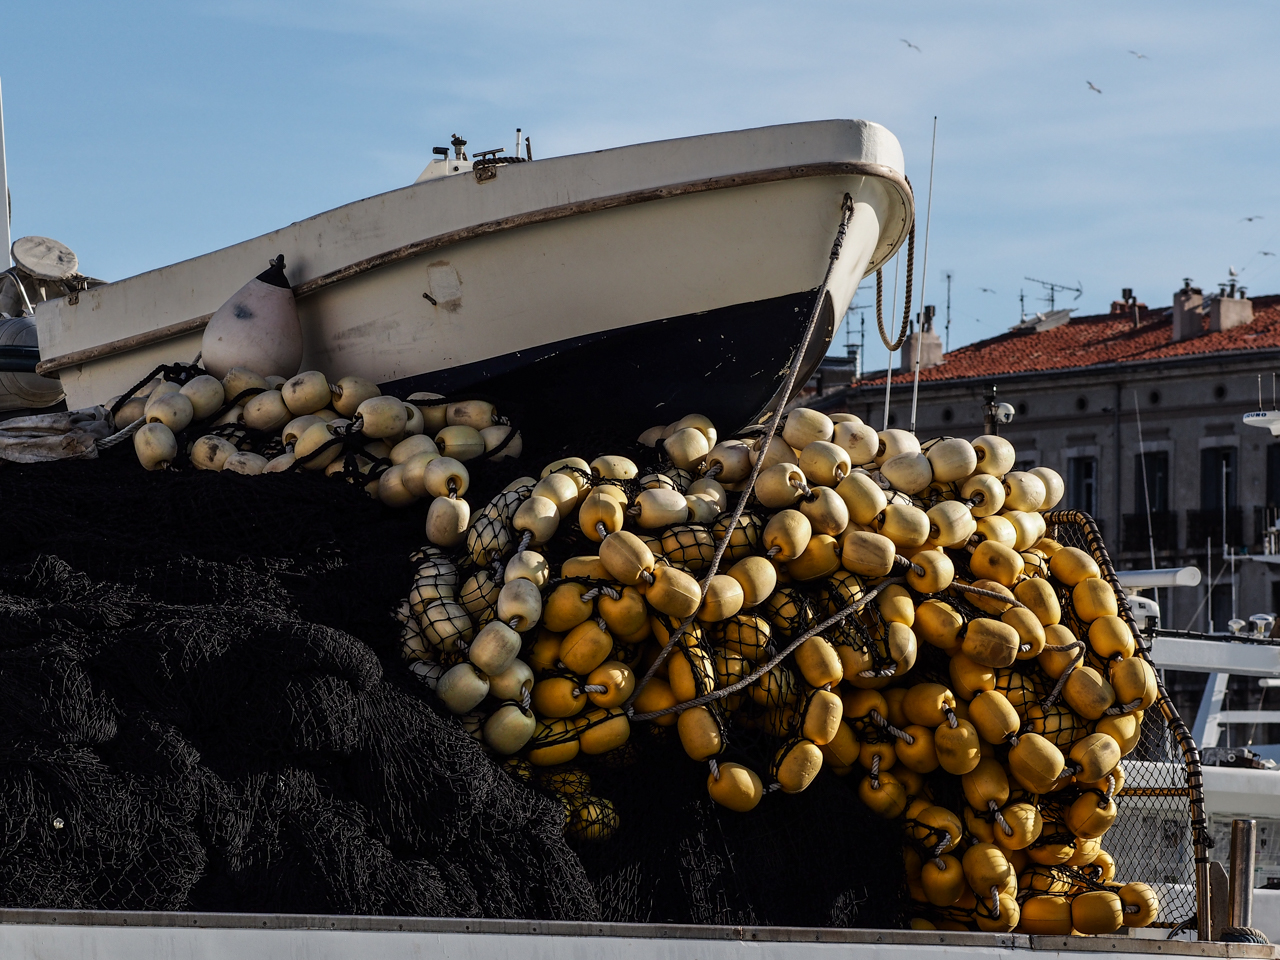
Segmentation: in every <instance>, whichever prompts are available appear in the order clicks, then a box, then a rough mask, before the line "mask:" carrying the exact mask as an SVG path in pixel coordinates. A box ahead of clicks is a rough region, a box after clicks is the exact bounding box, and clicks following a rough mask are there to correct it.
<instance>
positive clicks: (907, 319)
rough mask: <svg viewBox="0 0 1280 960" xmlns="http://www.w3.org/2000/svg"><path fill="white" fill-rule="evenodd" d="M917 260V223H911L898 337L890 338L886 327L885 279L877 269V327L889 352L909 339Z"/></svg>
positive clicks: (881, 339)
mask: <svg viewBox="0 0 1280 960" xmlns="http://www.w3.org/2000/svg"><path fill="white" fill-rule="evenodd" d="M915 262H916V225H915V223H914V222H912V224H911V232H910V233H909V234H907V286H906V291H905V293H904V296H905V297H906V300H905V301H903V305H902V329H901V330H900V331H898V338H897V339H896V340H890V339H889V334H887V333H885V329H884V280H883V279H882V276H881V274H882V271H880V270H877V271H876V327H878V328H879V330H880V341H881V342H882V343H883V344H884V345H885V346H886V347H888V348H889V352H890V353H893V352H894V351H895V350H897V349H898V348H899V347H901V346H902V345H903V344H904V343H906V341H907V331H908V330H909V329H910V328H911V278H912V276H913V275H914V274H915Z"/></svg>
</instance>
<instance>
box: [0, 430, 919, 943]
mask: <svg viewBox="0 0 1280 960" xmlns="http://www.w3.org/2000/svg"><path fill="white" fill-rule="evenodd" d="M618 447H619V445H617V444H614V445H613V448H614V449H618ZM621 452H623V453H627V452H628V451H627V450H626V449H625V447H623V448H622V450H621ZM557 455H560V452H559V451H555V450H543V451H538V452H536V454H535V455H534V456H533V457H531V458H526V460H524V461H514V462H504V463H494V464H487V465H485V467H484V469H477V470H475V471H473V478H472V479H473V488H472V490H470V491H468V494H467V498H468V500H469V502H471V503H473V504H485V503H488V502H489V501H490V499H491V498H492V497H493V496H494V495H495V494H497V493H498V492H499V491H501V489H502V487H503V486H505V485H507V484H508V483H509V482H511V481H512V480H513V479H515V478H516V477H518V476H521V475H522V474H523V473H524V472H525V471H526V470H527V469H528V463H530V462H546V461H547V460H550V459H553V458H554V457H556V456H557ZM634 455H635V456H636V457H637V459H639V458H641V457H642V454H640V453H639V451H636V452H635V454H634ZM649 455H650V456H651V452H650V454H649ZM671 472H672V473H673V474H675V473H678V472H677V471H671ZM674 479H675V481H676V482H677V483H683V484H687V482H688V480H689V478H688V477H687V476H675V478H674ZM0 497H3V498H4V502H5V503H6V506H7V519H8V520H9V530H8V533H9V536H8V537H7V538H5V540H4V542H3V544H2V545H0V692H3V694H4V697H3V701H2V702H0V727H2V728H3V729H4V730H5V731H6V732H7V733H8V736H7V737H6V738H5V740H4V743H5V746H4V747H3V748H0V802H2V803H4V809H5V810H6V816H5V817H4V818H0V823H3V832H2V833H0V902H3V903H5V904H6V905H10V906H28V907H52V908H88V909H103V908H106V909H149V910H168V909H194V910H237V911H275V912H309V913H322V912H334V913H359V914H402V915H437V916H491V917H517V916H518V917H527V918H548V919H575V920H597V919H600V920H618V921H637V922H640V921H651V922H677V923H734V924H747V923H766V924H787V925H820V926H829V925H840V926H875V927H894V926H901V925H902V924H903V923H904V922H905V921H906V919H907V911H906V885H905V876H904V872H903V867H902V860H901V855H900V843H901V841H900V838H899V837H898V836H897V835H896V833H895V832H894V831H886V830H884V829H883V828H882V823H883V821H881V820H880V818H879V817H877V816H875V815H873V814H872V813H871V812H870V811H868V810H867V809H866V808H865V807H863V806H862V804H861V802H860V800H859V799H858V795H857V790H856V787H857V781H858V779H859V778H858V777H857V776H844V777H839V776H829V777H821V778H819V779H818V781H816V782H815V783H814V784H813V785H812V786H810V788H809V789H808V790H806V791H804V793H802V794H798V795H791V796H787V795H782V794H776V795H771V796H768V797H766V798H765V800H764V801H763V802H762V803H761V804H760V805H759V806H758V807H757V809H756V810H754V811H752V812H751V813H749V814H745V815H744V814H739V813H735V812H732V811H726V810H725V809H724V808H722V807H719V806H718V805H717V804H715V803H714V801H712V800H711V798H710V797H709V796H708V794H707V785H706V777H707V768H706V766H704V765H699V764H691V763H689V761H688V759H687V757H686V756H685V754H684V752H683V750H682V749H681V747H680V743H679V740H678V738H677V737H676V736H675V730H674V727H673V726H663V725H658V724H637V725H635V726H634V728H633V736H632V741H631V742H629V743H628V744H627V745H626V747H625V748H624V749H620V750H614V751H611V752H610V753H608V754H605V755H603V756H598V757H586V756H583V757H581V758H580V759H579V761H577V762H576V763H575V765H574V768H575V769H576V771H577V772H576V773H575V772H572V771H570V770H568V769H567V768H566V769H562V770H559V771H558V773H559V779H558V780H556V781H555V782H554V783H553V782H547V780H546V778H548V777H551V776H552V775H553V773H556V771H552V772H547V771H544V770H542V769H537V768H531V767H530V765H529V764H528V763H527V762H525V761H520V760H511V761H506V762H505V763H500V762H495V761H494V760H493V759H492V758H491V757H489V756H488V755H486V754H485V753H484V752H483V751H482V749H481V747H480V745H479V744H478V743H477V742H476V740H475V739H474V731H469V730H468V724H467V719H466V718H462V722H461V723H459V722H458V719H457V718H454V717H452V716H449V715H448V714H447V713H446V711H445V710H444V709H443V706H442V705H441V704H440V703H439V702H438V701H437V700H436V698H435V696H434V694H432V693H431V692H430V690H429V688H428V686H427V684H426V683H425V682H424V681H423V680H422V679H421V678H420V677H419V676H418V675H415V673H414V672H412V671H409V670H406V669H405V659H404V651H405V650H409V651H414V650H425V649H426V648H427V647H428V646H431V645H432V644H433V640H432V639H431V636H436V637H439V636H440V635H442V634H443V632H444V631H445V630H447V626H446V623H447V621H448V618H447V617H443V618H442V617H441V616H440V614H441V613H442V612H444V611H440V610H438V609H435V608H434V607H433V605H434V604H435V603H436V602H437V601H436V599H435V598H433V597H432V596H431V586H432V584H433V578H439V577H441V576H445V577H448V576H450V574H449V572H448V571H446V570H443V569H442V565H441V564H439V563H438V562H436V560H435V559H434V558H432V557H430V556H426V555H423V554H421V553H418V552H417V550H418V548H419V547H420V546H421V543H422V528H423V522H424V520H425V514H426V509H427V504H425V503H423V504H418V505H415V506H413V507H410V508H407V509H404V510H399V511H391V510H387V509H386V508H384V507H382V506H381V505H380V504H378V503H376V502H373V501H370V500H369V499H368V498H366V497H364V496H363V495H362V494H361V493H360V492H359V491H358V490H356V489H355V488H353V487H352V486H350V485H347V484H343V483H341V482H339V481H337V480H334V479H325V478H323V477H320V476H318V475H316V474H314V473H307V474H277V475H266V476H258V477H242V476H239V475H231V474H225V473H220V474H213V473H207V472H199V471H194V470H189V469H188V470H182V469H179V470H171V471H168V472H166V473H164V474H159V475H157V474H148V473H145V472H143V471H142V470H140V469H139V468H138V466H137V464H136V463H135V462H134V459H133V456H132V452H131V451H129V450H128V449H127V445H122V447H121V448H118V449H117V450H115V451H113V452H111V453H110V454H107V455H105V456H104V457H103V458H101V459H99V460H96V461H82V462H64V463H54V464H34V465H29V466H14V465H10V464H4V465H0ZM516 501H517V502H518V498H516ZM685 526H688V527H692V525H685ZM742 527H743V533H742V536H743V537H744V538H750V539H751V540H755V539H756V538H757V537H758V536H759V528H760V524H759V520H758V518H755V517H752V516H750V515H748V516H747V517H746V518H744V523H743V525H742ZM500 529H502V530H505V527H504V526H503V525H502V524H495V525H493V527H492V529H490V530H488V531H487V532H486V535H485V537H484V538H483V539H482V538H480V537H479V536H478V537H477V542H476V543H475V544H474V547H475V554H476V555H477V556H475V557H474V558H473V561H472V563H471V564H465V563H464V564H460V565H459V569H458V570H457V585H458V590H457V594H458V598H459V602H461V603H466V604H469V605H473V606H474V607H475V609H474V610H469V612H470V613H472V614H473V616H478V614H477V611H483V610H485V609H486V608H488V607H490V606H491V605H492V602H493V599H494V596H495V591H494V590H493V589H492V582H491V580H488V579H486V573H485V571H486V570H488V569H492V561H493V558H494V556H495V554H497V555H503V554H507V553H509V552H510V551H512V550H513V549H514V548H515V546H516V544H515V543H513V542H511V541H510V538H509V537H508V538H507V539H506V540H504V539H503V537H504V534H503V533H499V532H498V531H499V530H500ZM694 529H696V528H694ZM564 532H565V534H566V535H565V536H560V537H557V538H556V541H555V542H554V543H552V544H550V545H548V546H547V547H546V548H545V549H543V548H540V549H543V552H544V553H545V554H546V556H547V560H548V562H549V563H551V564H553V565H555V566H557V567H558V566H559V564H561V563H562V562H563V561H564V560H565V559H567V558H569V557H571V556H575V555H580V554H583V553H587V552H594V544H591V546H590V547H588V545H587V538H586V537H585V535H584V534H582V533H581V532H580V531H576V530H567V531H564ZM665 532H666V531H661V532H659V533H665ZM704 532H705V531H704ZM678 535H683V534H678ZM702 540H703V537H702V536H700V535H698V534H696V533H695V534H694V543H693V544H691V546H692V547H693V548H694V549H695V550H699V551H700V550H701V549H702V543H701V541H702ZM473 578H474V580H473ZM467 584H470V587H469V588H468V587H467ZM407 585H413V586H414V587H415V588H418V589H417V593H416V595H415V596H414V597H412V598H411V602H412V603H413V605H414V606H416V607H417V609H416V610H414V609H411V608H410V603H408V602H405V599H406V586H407ZM818 594H819V588H818V587H806V588H805V589H804V590H803V591H798V592H797V594H796V598H795V599H796V601H797V602H796V604H795V605H794V606H793V607H791V608H789V609H785V610H777V611H774V622H775V624H776V626H763V625H760V627H759V628H758V629H752V625H751V624H745V625H743V629H740V630H738V631H736V633H735V641H736V642H738V643H739V644H741V645H742V648H743V649H748V650H750V651H751V653H752V660H751V662H755V661H756V660H757V659H758V658H759V657H767V656H768V655H769V653H768V652H767V650H766V649H764V648H761V646H755V647H753V644H755V645H763V644H766V643H772V644H775V645H776V644H778V643H785V642H786V639H785V638H786V637H788V636H794V635H798V631H799V630H801V629H803V627H804V626H805V625H807V624H808V623H810V622H812V616H813V610H814V609H815V604H816V603H818V600H819V597H818ZM835 594H836V597H835V599H830V598H828V599H827V600H826V601H825V602H826V603H827V604H828V605H830V604H837V605H839V604H841V603H844V602H847V598H848V596H849V593H848V591H847V590H846V591H845V594H844V595H840V593H839V591H835ZM402 604H403V616H402V617H401V618H400V619H397V618H396V617H395V616H393V615H392V614H393V611H395V610H396V609H397V608H398V607H400V606H401V605H402ZM429 611H430V613H429ZM872 619H874V617H872ZM672 627H674V624H673V625H672ZM761 634H763V636H761ZM871 635H872V632H871V630H870V629H869V628H868V627H867V626H865V625H858V626H856V627H851V629H850V632H848V634H847V636H846V637H845V639H844V641H843V642H846V643H851V642H857V643H859V644H863V645H865V644H868V643H869V642H870V638H871ZM536 639H537V634H536V632H535V633H534V634H531V635H530V637H527V638H526V640H527V641H529V642H531V643H532V642H536ZM833 642H835V641H834V640H833ZM722 643H723V638H722V637H721V636H720V635H718V634H717V635H716V636H714V637H713V636H710V635H706V636H703V637H702V638H701V639H698V640H696V641H695V646H696V648H697V649H698V650H699V651H701V653H702V654H704V656H705V659H707V660H709V661H710V663H711V669H713V670H714V669H717V666H716V664H717V660H716V657H717V656H718V655H720V654H721V653H724V652H725V651H724V650H723V648H722ZM772 649H774V650H776V649H777V647H776V646H775V647H773V648H772ZM618 652H619V655H624V654H626V650H625V649H624V648H623V645H622V642H621V641H619V650H618ZM629 656H630V657H632V658H635V657H638V656H639V652H638V648H635V649H634V651H633V652H631V653H630V654H629ZM453 659H454V655H452V654H447V655H444V656H442V657H440V661H441V663H443V664H445V665H448V664H449V663H451V662H452V660H453ZM746 659H747V658H745V657H743V658H742V660H743V661H744V662H745V661H746ZM420 666H421V667H432V666H436V665H434V664H420ZM719 666H720V668H722V669H735V666H734V665H733V664H732V663H730V662H729V661H728V659H727V658H725V659H723V662H721V663H720V665H719ZM779 675H780V676H781V677H782V680H781V682H780V684H779V686H778V687H777V688H776V689H775V688H774V687H770V688H769V689H768V690H767V691H764V692H763V693H761V694H759V703H756V701H754V700H751V698H749V697H748V698H744V699H746V700H748V701H750V702H751V703H752V704H753V705H754V706H753V713H754V716H755V719H756V722H755V723H753V724H751V725H735V726H734V728H733V729H731V730H727V731H726V740H727V746H726V749H725V752H724V755H723V757H722V759H724V760H731V759H734V758H735V757H736V758H738V759H739V760H742V761H744V762H749V763H750V764H751V765H752V766H753V767H754V768H756V769H762V770H763V769H767V768H768V767H769V765H770V761H771V760H772V759H773V757H774V755H775V753H776V751H777V749H778V745H779V744H780V743H782V742H784V741H785V739H786V738H787V737H788V736H790V733H789V732H788V731H787V730H786V729H784V727H785V726H786V724H787V723H790V722H794V718H793V717H789V716H783V715H781V714H782V711H781V709H780V708H781V707H785V706H787V705H788V704H791V705H792V706H794V703H793V701H795V700H796V699H797V698H796V688H797V686H798V681H797V673H796V671H795V670H794V668H793V666H792V665H791V664H790V663H788V664H786V665H785V666H784V668H782V669H781V670H780V672H779ZM697 676H698V677H701V676H702V675H701V673H699V674H697ZM775 701H776V702H775ZM771 723H772V726H771V725H770V724H771ZM655 771H661V775H660V776H655ZM580 776H586V777H589V781H588V784H587V785H583V784H579V785H578V786H579V789H578V792H577V795H576V796H575V795H573V794H572V793H571V792H569V791H567V790H566V787H569V788H570V790H571V789H572V783H573V781H574V778H575V777H580ZM566 827H567V828H568V829H567V831H566ZM566 834H567V835H566ZM606 837H607V838H609V839H608V842H601V841H602V840H604V839H605V838H606Z"/></svg>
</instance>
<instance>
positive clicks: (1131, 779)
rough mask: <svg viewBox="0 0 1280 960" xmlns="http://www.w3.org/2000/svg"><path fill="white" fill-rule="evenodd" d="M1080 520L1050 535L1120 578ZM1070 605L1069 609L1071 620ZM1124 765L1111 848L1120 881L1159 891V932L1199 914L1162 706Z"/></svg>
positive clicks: (1179, 760) (1183, 787)
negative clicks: (1139, 881)
mask: <svg viewBox="0 0 1280 960" xmlns="http://www.w3.org/2000/svg"><path fill="white" fill-rule="evenodd" d="M1073 516H1074V515H1066V516H1062V517H1059V518H1053V519H1056V520H1057V522H1052V523H1051V526H1050V528H1049V532H1048V536H1050V537H1052V538H1053V539H1055V540H1057V541H1058V542H1059V543H1061V544H1062V545H1063V546H1068V547H1078V548H1080V549H1082V550H1086V551H1088V552H1089V553H1091V554H1092V555H1093V557H1094V559H1096V560H1097V561H1098V563H1099V566H1100V567H1102V569H1103V572H1104V575H1107V574H1113V572H1114V571H1113V570H1112V567H1111V562H1110V559H1109V558H1108V556H1107V553H1106V549H1105V548H1104V547H1103V546H1102V544H1101V541H1100V540H1098V539H1097V538H1096V537H1094V536H1091V532H1090V530H1089V528H1088V525H1087V523H1086V522H1083V521H1081V520H1078V519H1074V518H1073ZM1080 516H1082V515H1080ZM1116 594H1117V596H1118V597H1120V598H1121V604H1122V607H1121V615H1122V616H1126V617H1127V614H1128V609H1127V604H1125V603H1124V601H1123V598H1122V595H1121V591H1120V590H1119V589H1117V590H1116ZM1068 606H1069V605H1066V604H1064V605H1063V611H1064V614H1065V613H1066V611H1067V609H1068ZM1064 619H1065V618H1064ZM1170 709H1172V707H1171V706H1170ZM1173 716H1174V717H1175V718H1176V712H1175V713H1174V714H1173ZM1122 766H1123V768H1124V772H1125V781H1124V785H1123V786H1122V787H1121V789H1120V790H1119V792H1118V794H1117V796H1116V805H1117V807H1118V809H1119V815H1118V816H1117V818H1116V821H1115V824H1114V825H1113V826H1112V827H1111V829H1110V830H1108V831H1107V834H1106V837H1105V838H1104V846H1105V848H1106V850H1107V852H1109V853H1110V854H1111V855H1112V856H1113V857H1114V858H1115V862H1116V877H1117V878H1119V879H1142V880H1145V881H1147V882H1148V883H1150V884H1151V885H1152V887H1153V888H1154V889H1155V890H1156V893H1157V894H1158V895H1159V897H1160V913H1159V916H1158V917H1157V919H1156V923H1155V924H1153V926H1164V927H1172V926H1176V925H1178V924H1180V923H1183V922H1186V921H1189V920H1191V919H1192V918H1193V917H1194V916H1195V912H1196V891H1195V855H1194V849H1193V836H1192V830H1191V826H1192V808H1191V799H1190V790H1189V788H1188V777H1187V767H1186V764H1185V763H1184V761H1183V756H1182V752H1181V750H1180V749H1179V745H1178V741H1177V738H1176V737H1175V735H1174V730H1173V727H1172V724H1171V723H1170V722H1169V721H1168V720H1166V719H1165V717H1164V716H1163V715H1162V712H1161V710H1160V704H1159V703H1157V704H1155V705H1153V706H1152V707H1151V709H1149V710H1147V711H1146V713H1145V715H1144V717H1143V723H1142V736H1141V739H1140V740H1139V742H1138V746H1137V747H1136V748H1135V749H1134V751H1133V752H1132V753H1131V754H1129V755H1128V756H1127V757H1125V758H1124V761H1123V763H1122Z"/></svg>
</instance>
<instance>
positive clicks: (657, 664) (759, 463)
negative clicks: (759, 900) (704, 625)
mask: <svg viewBox="0 0 1280 960" xmlns="http://www.w3.org/2000/svg"><path fill="white" fill-rule="evenodd" d="M840 209H841V216H840V226H839V228H838V229H837V230H836V238H835V240H834V242H833V243H832V244H831V256H830V259H829V260H828V262H827V272H826V274H825V276H823V278H822V285H821V286H820V287H818V296H817V298H816V299H815V300H814V303H813V313H812V314H811V315H810V317H809V325H808V326H807V327H806V328H805V331H804V336H803V337H802V338H801V340H800V344H799V346H797V347H796V352H795V355H794V357H793V358H792V360H791V367H790V369H789V370H788V371H787V379H786V382H785V383H784V384H783V387H782V390H781V391H780V392H779V394H778V396H779V398H780V399H779V401H778V408H777V409H776V410H775V411H774V412H773V416H772V417H770V418H769V426H768V427H767V428H766V429H765V432H764V437H763V438H762V439H761V440H760V441H759V443H760V447H759V449H760V455H759V456H757V457H756V462H755V463H753V464H752V465H751V475H750V476H749V477H748V478H747V483H746V486H745V487H744V488H743V490H742V493H741V495H740V496H739V497H738V503H737V506H735V507H734V509H733V516H732V518H731V519H730V521H729V523H728V524H727V525H726V526H725V532H724V536H723V537H722V538H721V540H720V542H719V543H717V544H716V552H715V554H714V555H713V556H712V558H711V565H710V567H709V568H708V570H707V575H706V576H705V577H704V578H703V580H702V583H701V594H702V599H704V600H705V599H706V596H707V589H708V587H709V586H710V585H711V578H712V577H714V576H715V575H716V572H717V571H718V570H719V569H720V561H721V560H723V559H724V554H725V551H726V550H727V549H728V548H729V540H730V538H731V537H732V536H733V532H734V531H735V530H736V529H737V528H738V521H739V520H741V519H742V514H743V511H744V510H746V507H747V501H748V500H750V499H751V491H752V490H754V489H755V486H756V478H757V477H758V476H760V468H761V467H763V466H764V454H765V451H766V450H768V449H769V444H770V443H771V442H772V441H773V438H774V436H775V435H776V434H777V432H778V429H779V427H780V426H781V424H782V415H783V412H784V411H785V409H786V402H787V398H788V397H790V396H791V391H792V390H793V389H795V385H796V381H797V380H798V379H799V377H800V365H801V364H802V363H804V356H805V353H806V352H807V351H808V349H809V342H810V341H811V340H812V339H813V334H814V331H815V330H817V328H818V318H819V317H820V316H821V315H822V299H823V297H824V296H826V292H827V287H828V286H830V284H831V274H832V273H833V272H834V271H835V266H836V261H837V260H838V259H839V258H840V249H841V247H843V246H844V238H845V234H846V233H847V232H848V230H849V224H850V222H852V220H853V197H851V196H850V195H849V194H847V193H846V194H845V195H844V199H843V200H841V202H840ZM601 539H602V540H603V539H604V538H603V537H601ZM698 606H699V608H701V606H702V605H701V603H699V605H698ZM696 617H697V611H694V612H693V613H691V614H690V615H689V616H687V617H686V618H685V619H684V621H683V622H682V623H681V624H680V626H679V627H677V628H676V630H675V632H674V633H672V635H671V639H670V640H669V641H668V642H667V645H666V646H664V647H663V648H662V649H661V650H660V651H658V656H657V657H656V658H654V661H653V663H652V664H650V665H649V669H648V670H647V671H645V675H644V677H642V678H641V680H640V682H639V683H637V684H636V688H635V689H634V690H633V691H632V692H631V696H630V697H628V698H627V702H626V703H625V704H623V710H625V711H626V712H627V715H628V716H630V717H631V719H633V720H639V719H646V718H647V716H648V715H643V716H636V715H633V714H632V713H631V709H632V704H634V703H635V702H636V698H637V697H638V696H640V694H641V693H643V692H644V688H645V686H647V685H648V683H649V681H650V680H652V679H653V677H654V675H655V674H656V673H657V672H658V670H659V669H660V668H661V667H662V664H663V663H664V662H665V661H666V659H667V657H668V656H670V654H671V651H672V649H673V648H674V647H675V646H676V641H677V640H679V639H680V638H681V637H683V636H684V634H685V631H686V630H688V629H689V625H690V624H691V623H693V621H694V619H695V618H696ZM665 712H667V711H662V712H660V713H655V714H652V716H661V715H662V713H665Z"/></svg>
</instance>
